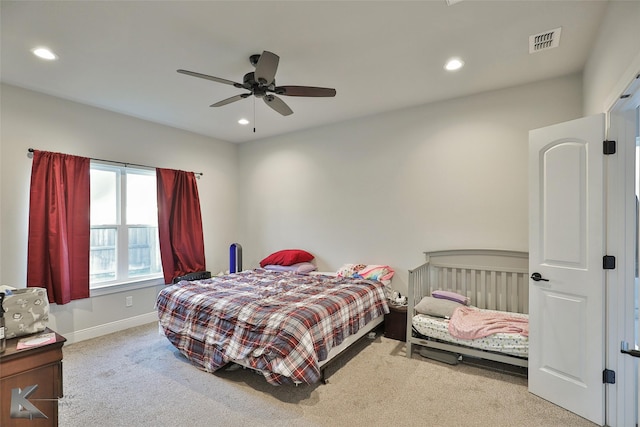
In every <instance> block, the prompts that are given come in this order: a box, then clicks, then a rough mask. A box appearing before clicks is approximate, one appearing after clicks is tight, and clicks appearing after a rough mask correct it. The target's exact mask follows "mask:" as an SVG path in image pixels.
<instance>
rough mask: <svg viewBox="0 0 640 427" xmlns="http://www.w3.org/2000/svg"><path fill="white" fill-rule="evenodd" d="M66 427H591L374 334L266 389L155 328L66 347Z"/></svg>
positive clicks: (484, 376)
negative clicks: (304, 376) (192, 355)
mask: <svg viewBox="0 0 640 427" xmlns="http://www.w3.org/2000/svg"><path fill="white" fill-rule="evenodd" d="M63 352H64V361H63V364H64V395H65V396H64V398H62V399H61V400H60V401H59V408H60V414H59V421H60V426H61V427H73V426H78V427H80V426H82V427H84V426H118V427H121V426H248V425H251V426H350V427H353V426H392V425H397V426H510V427H511V426H563V427H564V426H593V425H594V424H592V423H590V422H588V421H586V420H584V419H582V418H580V417H578V416H577V415H574V414H572V413H570V412H567V411H565V410H563V409H561V408H559V407H557V406H555V405H552V404H550V403H548V402H546V401H544V400H543V399H540V398H538V397H536V396H534V395H532V394H530V393H528V391H527V384H526V379H525V378H522V377H519V376H515V375H511V374H506V373H500V372H495V371H492V370H488V369H483V368H478V367H474V366H469V365H466V364H460V365H457V366H450V365H445V364H442V363H440V362H435V361H430V360H427V359H423V358H421V357H420V356H419V355H414V358H413V359H407V358H406V357H405V350H404V343H401V342H398V341H394V340H390V339H387V338H384V337H381V336H379V335H378V337H377V338H376V339H375V340H366V339H365V340H363V341H361V342H360V343H359V344H357V346H356V348H353V349H352V350H351V349H350V350H349V354H348V355H347V356H346V357H344V358H343V359H341V361H340V362H338V363H336V366H335V367H334V368H331V369H330V370H329V372H328V376H329V383H328V384H325V385H322V384H316V385H302V386H298V387H296V386H280V387H274V386H272V385H269V384H268V383H267V382H266V381H265V380H264V378H263V377H262V376H260V375H258V374H255V373H253V372H251V371H249V370H244V369H240V370H236V371H222V372H220V371H219V372H217V373H214V374H210V373H206V372H203V371H201V370H199V369H197V368H195V367H194V366H193V365H191V364H190V363H189V362H188V361H187V360H186V359H185V358H183V357H182V356H181V355H180V353H179V352H178V351H177V350H176V349H175V348H174V347H173V346H171V344H170V343H169V342H168V341H167V339H166V338H164V337H163V336H160V335H159V333H158V328H157V324H155V323H152V324H149V325H145V326H141V327H137V328H132V329H129V330H127V331H124V332H121V333H117V334H111V335H107V336H104V337H100V338H96V339H93V340H87V341H83V342H79V343H75V344H72V345H68V346H65V347H64V349H63Z"/></svg>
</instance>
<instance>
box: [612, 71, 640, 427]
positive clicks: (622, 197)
mask: <svg viewBox="0 0 640 427" xmlns="http://www.w3.org/2000/svg"><path fill="white" fill-rule="evenodd" d="M639 76H640V72H639V73H636V77H635V79H633V81H632V83H631V84H627V85H626V89H625V91H623V93H622V94H620V95H623V94H627V93H629V94H632V93H635V95H634V96H632V97H630V98H627V99H620V95H619V96H618V101H617V102H615V103H614V104H613V105H612V106H611V108H610V109H609V111H608V112H607V115H606V117H607V125H606V135H607V139H608V140H615V141H617V144H616V145H617V147H616V154H614V155H610V156H606V158H605V180H606V181H605V194H606V202H605V203H606V240H605V251H606V254H607V255H613V256H615V257H616V269H615V270H609V271H607V273H606V275H605V277H606V278H605V283H606V296H605V298H606V316H605V317H606V342H605V348H606V352H605V364H606V368H607V369H611V370H613V371H615V372H616V383H615V384H607V385H606V391H605V396H606V403H605V405H606V406H605V409H606V410H605V413H606V424H607V425H611V426H626V425H635V423H636V419H637V416H638V400H637V399H636V396H637V395H636V390H637V387H638V376H637V359H634V358H632V357H630V356H627V355H625V354H622V353H621V352H620V348H621V343H622V342H623V341H625V342H628V343H629V344H630V345H631V344H632V343H635V342H636V337H635V326H634V321H633V319H634V300H635V293H634V280H635V253H636V250H635V233H636V227H637V224H636V203H635V157H636V156H635V149H636V148H635V146H636V141H635V130H636V129H635V126H636V123H635V118H634V111H633V108H629V104H630V103H631V102H637V99H638V97H640V88H639V86H640V77H639ZM634 100H635V101H634Z"/></svg>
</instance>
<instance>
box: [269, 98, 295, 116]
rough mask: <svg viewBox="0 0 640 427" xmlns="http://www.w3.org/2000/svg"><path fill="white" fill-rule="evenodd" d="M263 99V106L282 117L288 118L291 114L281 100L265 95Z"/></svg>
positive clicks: (289, 109) (291, 111)
mask: <svg viewBox="0 0 640 427" xmlns="http://www.w3.org/2000/svg"><path fill="white" fill-rule="evenodd" d="M263 99H264V102H265V104H267V105H268V106H269V107H271V108H273V109H274V110H276V111H277V112H278V113H280V114H282V115H283V116H288V115H291V114H293V110H291V108H289V106H288V105H287V104H285V102H284V101H283V100H282V99H280V98H278V97H277V96H275V95H265V96H264V98H263Z"/></svg>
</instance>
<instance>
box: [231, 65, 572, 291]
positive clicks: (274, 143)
mask: <svg viewBox="0 0 640 427" xmlns="http://www.w3.org/2000/svg"><path fill="white" fill-rule="evenodd" d="M581 87H582V81H581V78H580V76H579V75H573V76H568V77H564V78H559V79H554V80H549V81H544V82H540V83H535V84H530V85H526V86H519V87H515V88H510V89H505V90H500V91H495V92H488V93H484V94H480V95H476V96H471V97H466V98H461V99H456V100H452V101H447V102H440V103H435V104H430V105H425V106H421V107H416V108H411V109H406V110H402V111H397V112H393V113H387V114H382V115H378V116H373V117H368V118H364V119H360V120H355V121H349V122H344V123H341V124H337V125H333V126H325V127H322V128H318V129H314V130H309V131H304V132H297V133H293V134H289V135H286V136H281V137H277V138H270V139H265V140H260V141H256V142H251V143H244V144H242V145H241V146H240V177H239V182H240V190H239V194H240V196H239V197H240V209H239V215H240V224H241V230H240V233H239V235H240V243H241V244H242V245H243V253H244V256H245V257H244V266H245V267H252V266H256V265H257V264H258V262H259V261H260V259H261V258H262V257H264V256H266V255H268V254H269V253H271V252H273V251H276V250H279V249H285V248H302V249H305V250H308V251H310V252H312V253H313V254H315V255H316V257H317V263H318V266H319V268H320V269H321V270H336V269H337V268H338V267H339V266H340V265H341V264H343V263H348V262H359V263H368V264H389V265H390V266H392V267H393V268H394V269H395V270H396V272H397V273H396V277H395V278H394V281H393V286H394V288H396V289H398V290H400V291H401V292H404V291H406V289H407V284H406V280H407V270H408V269H411V268H414V267H416V266H418V265H419V264H420V263H421V262H422V261H423V255H422V252H423V251H426V250H440V249H451V248H461V247H468V248H473V247H477V248H498V249H513V250H522V251H527V250H528V214H527V208H528V195H527V188H528V187H527V173H528V172H527V168H528V162H527V155H528V151H527V147H528V131H529V130H530V129H534V128H538V127H542V126H546V125H549V124H553V123H558V122H562V121H566V120H571V119H574V118H577V117H580V116H581V114H582V97H581V93H582V91H581Z"/></svg>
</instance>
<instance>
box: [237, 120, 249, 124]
mask: <svg viewBox="0 0 640 427" xmlns="http://www.w3.org/2000/svg"><path fill="white" fill-rule="evenodd" d="M238 123H240V124H241V125H248V124H249V120H247V119H240V120H238Z"/></svg>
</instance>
